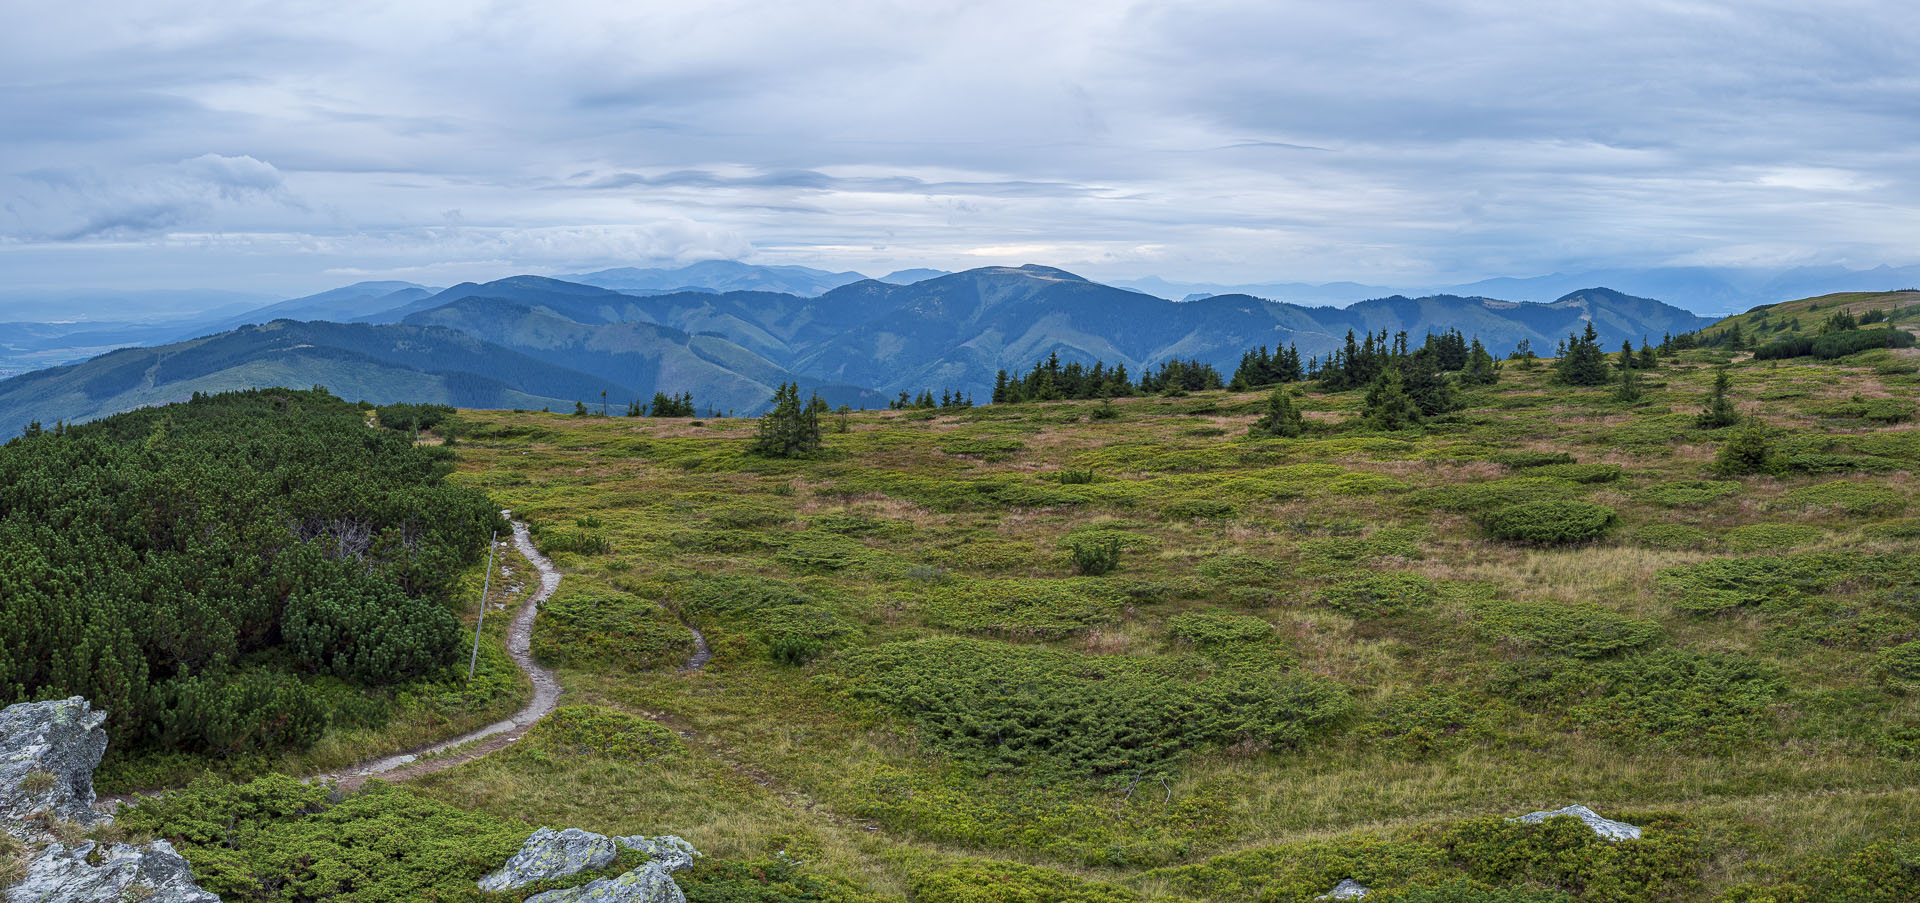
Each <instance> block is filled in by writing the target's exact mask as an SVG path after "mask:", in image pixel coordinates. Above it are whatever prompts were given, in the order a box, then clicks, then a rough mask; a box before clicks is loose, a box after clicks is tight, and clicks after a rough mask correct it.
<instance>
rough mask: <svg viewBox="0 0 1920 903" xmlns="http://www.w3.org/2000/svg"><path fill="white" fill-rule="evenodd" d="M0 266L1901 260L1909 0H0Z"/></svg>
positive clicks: (1399, 276) (53, 276)
mask: <svg viewBox="0 0 1920 903" xmlns="http://www.w3.org/2000/svg"><path fill="white" fill-rule="evenodd" d="M6 6H7V9H6V13H5V19H6V22H7V27H5V28H4V29H0V123H5V126H4V128H0V287H4V288H6V289H11V290H16V291H17V290H22V289H31V290H37V289H42V288H45V289H54V288H75V287H99V288H134V287H140V288H210V289H226V290H233V291H248V292H261V293H264V294H267V295H275V296H281V297H285V296H291V295H294V294H301V293H304V292H308V291H314V290H318V289H322V288H327V287H330V286H335V285H341V284H345V283H349V282H353V281H357V280H361V279H406V280H410V281H415V282H421V283H429V284H442V285H444V284H450V283H452V282H457V281H461V280H466V279H475V280H483V279H488V278H497V277H499V276H505V275H510V274H513V273H523V272H534V273H565V272H577V271H582V270H588V269H598V268H603V267H610V266H654V265H675V264H685V263H691V262H695V261H699V260H707V259H723V258H724V259H738V260H746V261H752V262H759V263H774V264H788V263H797V264H805V265H809V266H818V267H822V268H826V269H833V270H841V269H856V270H860V271H862V272H866V273H869V274H872V275H879V274H882V273H885V272H888V271H891V270H894V269H900V268H907V267H920V266H929V267H938V268H942V269H961V268H966V267H971V266H981V265H988V264H1021V263H1030V262H1031V263H1045V264H1049V265H1054V266H1060V267H1064V268H1067V269H1070V270H1073V271H1075V272H1079V273H1082V274H1083V275H1088V276H1090V277H1093V278H1110V279H1120V278H1137V277H1142V276H1147V275H1157V276H1160V277H1163V278H1167V279H1174V280H1187V281H1206V282H1225V283H1232V282H1256V281H1268V282H1271V281H1282V280H1286V281H1305V282H1323V281H1333V280H1353V281H1359V282H1366V283H1372V284H1410V283H1424V284H1444V283H1449V282H1464V281H1469V280H1473V279H1479V278H1484V277H1491V276H1530V275H1537V274H1542V273H1549V272H1555V271H1574V270H1580V269H1598V268H1610V267H1627V266H1636V267H1660V266H1753V267H1774V266H1795V265H1829V264H1839V265H1845V266H1852V267H1862V268H1864V267H1870V266H1874V265H1878V264H1894V265H1905V264H1912V263H1916V262H1920V240H1916V239H1920V52H1917V51H1916V50H1915V48H1916V47H1920V10H1917V9H1916V8H1915V7H1914V6H1913V5H1912V4H1911V3H1908V2H1902V0H1890V2H1848V0H1828V2H1823V3H1818V4H1813V3H1806V2H1804V0H1795V2H1790V3H1774V2H1767V0H1753V2H1740V3H1718V2H1634V0H1619V2H1606V3H1594V2H1591V0H1582V2H1555V0H1535V2H1520V0H1514V2H1498V3H1492V2H1473V0H1451V2H1436V3H1426V2H1398V0H1382V2H1368V0H1351V2H1340V3H1328V2H1324V0H1312V2H1295V0H1189V2H1128V0H1113V2H1105V0H1085V2H1046V0H1018V2H1001V0H962V2H949V0H901V2H872V0H825V2H817V0H777V2H776V0H768V2H735V0H705V2H699V3H689V2H684V0H679V2H671V3H667V2H653V0H622V2H608V3H594V2H575V0H540V2H532V3H519V2H509V0H501V2H433V0H410V2H407V3H392V2H390V0H383V2H376V3H359V2H352V0H330V2H325V3H300V2H281V3H246V2H238V0H206V2H171V0H137V2H122V0H97V2H93V0H90V2H86V3H41V2H29V0H8V2H7V4H6Z"/></svg>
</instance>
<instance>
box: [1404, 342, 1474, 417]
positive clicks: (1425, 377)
mask: <svg viewBox="0 0 1920 903" xmlns="http://www.w3.org/2000/svg"><path fill="white" fill-rule="evenodd" d="M1404 360H1405V366H1404V367H1401V368H1398V369H1402V370H1404V371H1405V372H1404V373H1402V375H1401V387H1402V389H1403V390H1404V391H1405V392H1406V393H1407V397H1408V398H1411V399H1413V403H1414V404H1415V405H1417V406H1419V408H1420V413H1421V414H1422V415H1423V416H1429V417H1430V416H1433V415H1434V414H1444V413H1446V412H1448V411H1451V410H1453V409H1455V408H1457V407H1459V406H1460V402H1459V399H1458V397H1457V396H1456V395H1455V394H1454V391H1453V383H1452V382H1450V381H1448V379H1447V378H1446V377H1445V376H1444V375H1442V374H1441V373H1440V368H1439V366H1438V363H1439V362H1438V361H1437V360H1436V356H1435V355H1431V354H1415V355H1413V356H1412V357H1410V358H1406V359H1404ZM1388 369H1396V368H1388Z"/></svg>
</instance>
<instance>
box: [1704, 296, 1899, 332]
mask: <svg viewBox="0 0 1920 903" xmlns="http://www.w3.org/2000/svg"><path fill="white" fill-rule="evenodd" d="M1840 312H1845V313H1848V314H1850V315H1852V316H1853V317H1854V319H1855V320H1859V319H1860V318H1862V317H1867V318H1868V321H1869V324H1871V323H1873V322H1884V323H1886V324H1888V325H1891V326H1893V327H1895V328H1899V329H1905V330H1907V331H1909V332H1914V331H1920V291H1912V290H1908V291H1898V292H1837V293H1834V294H1827V295H1816V296H1814V297H1811V298H1801V299H1799V300H1797V301H1783V302H1781V303H1779V304H1763V305H1761V306H1759V307H1756V308H1753V309H1752V310H1749V311H1747V312H1745V313H1742V314H1736V315H1734V316H1731V317H1728V318H1726V319H1724V320H1721V321H1720V322H1718V323H1715V324H1714V325H1713V326H1711V327H1708V328H1707V329H1706V330H1704V331H1703V334H1704V335H1708V336H1718V335H1721V334H1724V333H1726V332H1728V331H1730V330H1733V329H1735V328H1738V329H1739V330H1740V332H1741V334H1742V335H1743V336H1745V337H1746V338H1747V340H1748V341H1749V342H1769V341H1773V340H1776V339H1783V338H1788V337H1799V336H1808V335H1814V334H1816V333H1818V332H1819V331H1820V329H1821V326H1822V325H1823V324H1824V323H1825V322H1826V321H1827V320H1828V319H1830V318H1831V317H1832V316H1833V315H1834V314H1836V313H1840ZM1874 315H1877V316H1874ZM1881 318H1884V319H1881Z"/></svg>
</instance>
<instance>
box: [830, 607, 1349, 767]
mask: <svg viewBox="0 0 1920 903" xmlns="http://www.w3.org/2000/svg"><path fill="white" fill-rule="evenodd" d="M838 670H839V672H840V674H841V675H843V677H844V680H845V681H846V684H845V687H846V690H847V692H848V694H849V696H850V697H851V698H853V699H856V700H864V701H866V702H868V703H871V704H873V705H876V706H878V707H879V708H881V709H884V710H886V711H889V712H892V713H894V714H897V715H900V716H903V717H906V718H909V719H911V720H912V721H913V723H914V725H915V727H916V728H917V729H918V732H919V737H920V742H921V743H922V744H923V745H924V746H925V747H926V748H927V750H928V751H929V752H937V753H941V754H944V755H946V756H949V757H951V758H952V759H953V760H954V761H955V762H956V763H958V764H961V765H963V766H966V767H969V768H974V769H979V770H983V771H1008V770H1011V771H1016V772H1020V773H1023V774H1025V775H1028V776H1032V777H1044V776H1049V775H1051V776H1064V777H1076V778H1099V779H1105V780H1108V781H1116V782H1129V781H1136V780H1138V779H1139V778H1140V777H1141V776H1143V775H1145V776H1153V775H1163V774H1166V773H1168V772H1169V771H1170V770H1171V769H1172V767H1173V765H1174V763H1175V762H1176V761H1177V760H1179V759H1180V758H1181V757H1182V756H1184V755H1186V754H1187V753H1190V752H1192V751H1194V750H1197V749H1201V748H1205V747H1212V746H1226V745H1231V744H1238V743H1245V744H1255V745H1258V746H1262V747H1278V748H1286V747H1294V746H1299V745H1301V744H1303V743H1306V742H1308V741H1310V740H1311V738H1313V737H1314V736H1315V735H1316V734H1318V733H1320V732H1321V731H1323V730H1325V729H1326V728H1328V727H1329V726H1331V725H1333V724H1335V723H1337V722H1338V721H1340V720H1341V719H1342V718H1343V717H1344V716H1345V715H1346V713H1347V712H1348V710H1349V702H1348V699H1347V694H1346V692H1345V691H1344V690H1342V689H1341V688H1340V687H1338V686H1337V685H1335V684H1333V683H1331V682H1329V681H1326V680H1324V679H1321V678H1317V677H1313V676H1311V675H1307V674H1301V673H1298V672H1294V671H1291V670H1286V669H1282V668H1278V667H1266V668H1257V669H1244V670H1240V669H1235V670H1225V671H1219V672H1214V673H1212V674H1205V673H1200V672H1196V671H1195V670H1194V669H1193V668H1191V667H1190V666H1188V665H1186V664H1184V663H1182V662H1181V661H1180V660H1178V659H1145V658H1138V657H1093V656H1081V655H1075V654H1072V653H1067V652H1058V651H1053V650H1044V649H1031V648H1026V647H1021V646H1013V645H1008V644H1004V643H995V642H990V641H984V640H972V639H960V638H938V639H928V640H916V641H910V642H902V643H890V644H887V645H883V646H878V647H873V648H868V649H859V650H850V651H848V652H847V653H845V654H843V655H842V656H841V657H840V658H839V660H838Z"/></svg>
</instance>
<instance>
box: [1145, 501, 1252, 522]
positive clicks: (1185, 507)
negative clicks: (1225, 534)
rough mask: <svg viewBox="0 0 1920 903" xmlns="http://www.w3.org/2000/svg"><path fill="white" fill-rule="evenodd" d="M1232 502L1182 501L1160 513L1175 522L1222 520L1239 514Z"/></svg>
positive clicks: (1161, 510) (1164, 508)
mask: <svg viewBox="0 0 1920 903" xmlns="http://www.w3.org/2000/svg"><path fill="white" fill-rule="evenodd" d="M1239 510H1240V509H1238V508H1236V507H1234V505H1233V503H1231V502H1223V501H1220V500H1219V499H1182V500H1181V501H1177V502H1174V503H1172V504H1169V505H1166V506H1163V507H1162V508H1161V509H1160V513H1161V514H1163V515H1166V516H1167V517H1169V518H1171V519H1174V520H1222V519H1225V518H1229V517H1232V516H1234V515H1235V514H1238V513H1239Z"/></svg>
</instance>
